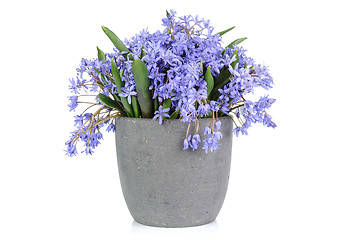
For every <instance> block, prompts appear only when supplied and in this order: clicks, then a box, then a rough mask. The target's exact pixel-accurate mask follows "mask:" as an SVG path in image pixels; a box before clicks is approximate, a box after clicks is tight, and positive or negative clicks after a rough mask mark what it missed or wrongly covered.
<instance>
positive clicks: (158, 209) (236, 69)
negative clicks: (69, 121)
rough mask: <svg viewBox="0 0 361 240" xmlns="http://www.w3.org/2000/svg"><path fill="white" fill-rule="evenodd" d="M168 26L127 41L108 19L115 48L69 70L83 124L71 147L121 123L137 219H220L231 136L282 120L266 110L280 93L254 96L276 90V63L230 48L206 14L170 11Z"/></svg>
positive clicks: (122, 165)
mask: <svg viewBox="0 0 361 240" xmlns="http://www.w3.org/2000/svg"><path fill="white" fill-rule="evenodd" d="M163 26H164V27H165V28H164V30H163V31H157V32H155V33H149V32H148V31H147V30H143V31H141V32H140V33H139V34H137V35H136V36H134V37H132V38H131V39H129V40H127V39H126V40H124V41H121V40H120V39H119V38H118V37H117V36H116V35H115V34H114V33H113V32H112V31H111V30H109V29H108V28H106V27H102V29H103V31H104V33H105V34H106V35H107V36H108V37H109V39H110V40H111V41H112V43H113V44H114V46H115V48H114V49H113V52H112V53H104V52H103V51H102V50H100V49H99V48H97V51H98V57H97V58H96V59H92V60H87V59H82V60H81V64H80V67H79V68H78V69H77V72H78V74H77V76H76V77H75V78H72V79H70V90H71V91H72V92H73V93H74V95H72V96H70V97H69V100H70V103H69V105H68V106H69V107H70V111H75V109H76V108H77V106H78V104H83V105H85V108H84V109H82V111H81V113H80V114H77V115H76V116H75V127H76V130H75V131H74V132H72V133H71V137H70V139H69V140H68V141H67V142H66V153H67V155H69V156H74V155H76V154H77V146H78V145H79V143H80V142H83V143H84V150H83V152H84V153H86V154H92V153H93V150H94V148H96V147H97V146H98V145H99V143H100V141H101V139H103V135H102V133H101V131H102V130H103V129H105V130H106V131H108V132H115V136H116V148H117V159H118V168H119V175H120V180H121V185H122V190H123V194H124V197H125V200H126V203H127V206H128V208H129V210H130V213H131V214H132V216H133V218H134V219H135V220H136V221H137V222H140V223H143V224H146V225H151V226H160V227H187V226H196V225H202V224H206V223H209V222H212V221H213V220H214V219H215V218H216V217H217V215H218V213H219V211H220V209H221V206H222V204H223V201H224V198H225V195H226V190H227V186H228V179H229V171H230V162H231V151H232V135H233V134H235V135H236V136H238V135H239V133H242V134H247V129H248V128H249V127H250V126H251V125H252V124H254V123H256V122H260V123H262V124H263V125H265V126H268V127H273V128H274V127H276V125H275V123H273V121H272V120H271V116H270V115H269V114H268V113H267V112H266V109H268V108H269V107H270V106H271V105H272V104H273V103H274V102H275V99H272V98H269V97H268V96H262V97H260V99H259V100H258V101H255V102H253V101H250V100H246V95H247V94H250V93H253V91H254V89H255V88H257V87H260V88H263V89H266V90H268V89H270V88H271V87H272V84H273V79H272V77H271V76H270V75H269V71H268V68H267V67H265V66H263V65H260V64H256V63H255V61H254V60H253V59H252V58H249V57H247V56H246V54H245V49H244V48H243V47H240V46H238V45H239V44H240V43H241V42H242V41H244V40H245V39H246V38H239V39H237V40H235V41H233V42H231V43H230V44H228V45H227V46H226V47H222V44H221V43H222V35H224V34H226V33H227V32H229V31H231V30H232V29H233V28H234V27H232V28H229V29H227V30H225V31H222V32H218V33H214V28H213V27H212V26H211V25H210V23H209V21H207V20H204V19H200V18H198V16H196V17H192V16H184V17H177V16H176V12H175V11H173V10H171V11H170V12H168V11H167V16H166V18H164V19H163Z"/></svg>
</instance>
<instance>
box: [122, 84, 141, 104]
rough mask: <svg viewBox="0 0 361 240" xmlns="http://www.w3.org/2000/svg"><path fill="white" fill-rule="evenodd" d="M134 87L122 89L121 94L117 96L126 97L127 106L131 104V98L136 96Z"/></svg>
mask: <svg viewBox="0 0 361 240" xmlns="http://www.w3.org/2000/svg"><path fill="white" fill-rule="evenodd" d="M134 88H135V86H134V85H129V87H127V88H126V87H122V91H123V92H122V93H120V94H119V96H121V97H126V98H127V100H128V103H129V104H132V96H137V92H136V91H135V89H134Z"/></svg>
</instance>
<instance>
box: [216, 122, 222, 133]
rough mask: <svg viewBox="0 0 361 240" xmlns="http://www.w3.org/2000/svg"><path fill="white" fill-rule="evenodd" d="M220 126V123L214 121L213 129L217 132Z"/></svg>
mask: <svg viewBox="0 0 361 240" xmlns="http://www.w3.org/2000/svg"><path fill="white" fill-rule="evenodd" d="M221 125H222V123H221V121H216V123H215V124H214V129H215V130H216V131H218V130H219V129H221Z"/></svg>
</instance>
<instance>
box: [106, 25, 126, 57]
mask: <svg viewBox="0 0 361 240" xmlns="http://www.w3.org/2000/svg"><path fill="white" fill-rule="evenodd" d="M102 29H103V31H104V33H105V34H106V35H107V36H108V37H109V39H110V41H112V43H113V44H114V46H115V47H116V48H117V49H118V50H119V51H120V52H124V51H125V52H129V49H128V48H127V47H126V46H125V45H124V43H123V42H122V41H121V40H120V39H119V38H118V37H117V35H115V34H114V33H113V32H112V31H111V30H110V29H108V28H106V27H104V26H102Z"/></svg>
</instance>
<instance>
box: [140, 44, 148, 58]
mask: <svg viewBox="0 0 361 240" xmlns="http://www.w3.org/2000/svg"><path fill="white" fill-rule="evenodd" d="M144 48H145V47H144V44H143V46H142V52H141V54H140V59H142V58H143V57H144V56H145V55H147V54H146V52H145V51H144Z"/></svg>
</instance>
